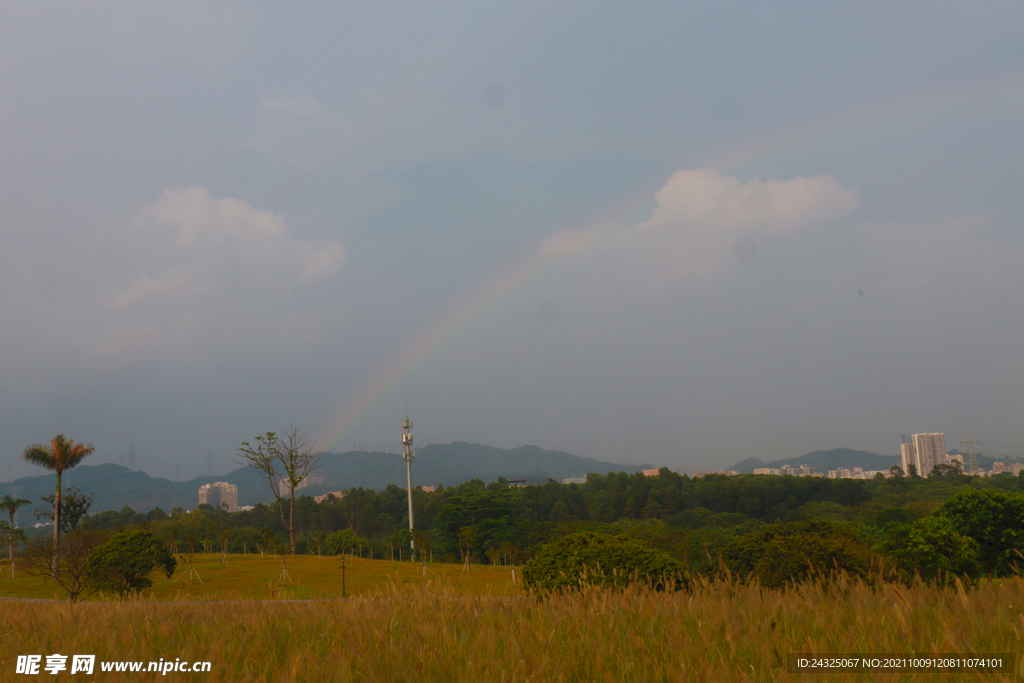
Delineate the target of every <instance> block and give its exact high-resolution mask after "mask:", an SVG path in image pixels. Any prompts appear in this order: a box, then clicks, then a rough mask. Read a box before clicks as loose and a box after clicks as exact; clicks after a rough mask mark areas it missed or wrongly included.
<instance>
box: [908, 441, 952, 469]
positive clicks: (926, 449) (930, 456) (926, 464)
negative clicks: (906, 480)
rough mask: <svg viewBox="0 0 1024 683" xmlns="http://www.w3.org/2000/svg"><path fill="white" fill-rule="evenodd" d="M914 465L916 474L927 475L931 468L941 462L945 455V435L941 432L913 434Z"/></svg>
mask: <svg viewBox="0 0 1024 683" xmlns="http://www.w3.org/2000/svg"><path fill="white" fill-rule="evenodd" d="M911 438H913V440H914V465H915V466H916V467H917V474H918V476H921V477H927V476H928V475H929V474H931V473H932V468H934V467H935V466H936V465H939V464H942V463H943V461H944V460H945V457H946V436H945V434H943V433H942V432H926V433H923V434H914V435H913V437H911Z"/></svg>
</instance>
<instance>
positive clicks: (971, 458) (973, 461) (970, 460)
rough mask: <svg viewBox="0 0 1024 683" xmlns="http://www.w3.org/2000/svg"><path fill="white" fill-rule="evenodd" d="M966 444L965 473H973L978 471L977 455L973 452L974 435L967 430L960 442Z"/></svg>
mask: <svg viewBox="0 0 1024 683" xmlns="http://www.w3.org/2000/svg"><path fill="white" fill-rule="evenodd" d="M960 444H961V445H963V446H967V472H966V473H967V474H975V473H977V471H978V455H977V453H975V452H974V436H973V435H972V434H971V433H970V432H968V433H967V439H966V440H965V441H961V442H960Z"/></svg>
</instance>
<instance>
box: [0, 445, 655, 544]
mask: <svg viewBox="0 0 1024 683" xmlns="http://www.w3.org/2000/svg"><path fill="white" fill-rule="evenodd" d="M648 467H650V466H649V465H624V464H621V463H612V462H603V461H601V460H595V459H594V458H583V457H580V456H576V455H571V454H569V453H563V452H561V451H547V450H544V449H542V448H537V447H536V446H520V447H519V448H511V449H505V448H493V447H491V446H481V445H479V444H472V443H467V442H465V441H457V442H455V443H451V444H447V445H444V444H430V445H427V446H424V447H423V448H420V449H418V450H417V451H416V458H415V460H413V463H412V481H413V486H427V485H429V486H436V485H438V484H444V485H445V486H454V485H456V484H460V483H462V482H464V481H468V480H470V479H482V480H484V481H485V482H492V481H496V480H497V479H498V477H505V478H506V479H525V480H526V481H527V482H529V483H531V484H541V483H544V482H546V481H547V480H548V478H553V479H556V480H558V481H561V480H562V479H564V478H566V477H582V476H585V475H587V474H589V473H591V472H597V473H601V474H606V473H608V472H619V471H624V472H635V471H637V470H640V469H645V468H648ZM215 481H226V482H229V483H231V484H234V485H236V486H237V487H238V503H239V505H253V504H255V503H260V502H263V503H266V502H269V501H270V500H271V494H270V487H269V486H268V485H267V482H266V481H265V480H264V479H262V478H260V476H259V475H258V474H256V472H255V471H253V470H252V469H250V468H247V467H241V468H239V469H236V470H233V471H231V472H228V473H227V474H222V475H219V476H214V477H197V478H195V479H192V480H189V481H184V482H173V481H170V480H168V479H163V478H160V477H151V476H149V475H148V474H146V473H145V472H133V471H131V470H129V469H127V468H125V467H122V466H120V465H112V464H104V465H79V466H78V467H76V468H75V469H73V470H69V471H68V472H65V473H64V477H63V482H62V483H63V485H64V486H65V487H67V486H74V487H75V488H77V489H79V490H80V491H82V492H83V493H95V494H96V497H95V499H94V500H93V504H92V508H91V510H90V512H99V511H101V510H120V509H121V508H123V507H124V506H125V505H128V506H130V507H131V508H132V509H133V510H135V511H136V512H146V511H148V510H151V509H153V508H154V507H160V508H162V509H163V510H164V511H165V512H170V511H171V510H172V509H174V508H175V507H183V508H185V509H187V510H189V509H192V508H194V507H196V505H197V504H198V494H199V487H200V486H202V485H203V484H208V483H211V482H215ZM388 484H395V485H397V486H401V487H402V488H405V462H404V461H403V460H402V456H401V455H398V454H396V453H382V452H376V453H368V452H365V451H351V452H348V453H325V454H324V456H323V458H322V459H321V466H320V468H319V469H317V470H316V472H315V473H314V476H313V477H312V478H311V481H310V485H309V486H308V487H306V488H304V489H302V490H301V493H303V494H308V495H314V496H315V495H320V494H323V493H327V492H328V491H342V490H348V489H350V488H353V487H363V488H368V489H374V490H380V489H383V488H385V487H386V486H387V485H388ZM55 486H56V479H55V477H54V476H53V475H52V474H44V475H41V476H38V477H22V478H21V479H16V480H14V481H11V482H3V483H0V494H3V493H9V492H12V491H13V492H15V493H16V494H17V495H18V496H19V497H21V498H28V499H30V500H32V501H34V502H35V501H39V499H40V497H42V496H45V495H50V494H52V493H53V490H54V487H55ZM26 507H27V506H26ZM36 507H37V508H41V507H43V505H38V506H36ZM23 510H24V508H23ZM22 514H27V515H31V512H27V513H26V512H22ZM30 520H31V521H30ZM34 521H35V520H34V518H31V517H28V518H22V519H20V520H19V523H20V524H30V523H33V522H34Z"/></svg>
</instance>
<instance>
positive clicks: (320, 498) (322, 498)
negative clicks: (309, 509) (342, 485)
mask: <svg viewBox="0 0 1024 683" xmlns="http://www.w3.org/2000/svg"><path fill="white" fill-rule="evenodd" d="M346 493H348V491H328V492H327V493H325V494H324V495H322V496H313V500H315V501H316V502H318V503H322V502H324V501H325V500H327V499H328V498H330V497H331V496H334V497H335V498H338V499H341V498H344V497H345V494H346Z"/></svg>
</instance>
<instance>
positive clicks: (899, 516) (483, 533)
mask: <svg viewBox="0 0 1024 683" xmlns="http://www.w3.org/2000/svg"><path fill="white" fill-rule="evenodd" d="M1022 484H1024V478H1018V477H1012V476H1009V475H999V476H996V477H992V478H981V477H968V476H964V475H962V474H959V473H958V472H951V473H948V474H946V475H945V476H933V477H930V478H917V477H914V478H911V477H902V476H899V477H893V478H883V477H876V478H875V479H872V480H854V479H825V478H821V477H791V476H773V475H739V476H724V475H707V476H704V477H701V478H692V479H691V478H689V477H687V476H681V475H678V474H676V473H674V472H672V471H670V470H668V469H662V470H661V471H660V475H659V476H656V477H647V476H644V475H642V474H640V473H636V474H626V473H623V472H619V473H609V474H608V475H596V474H592V475H590V476H589V477H588V480H587V482H586V483H585V484H569V485H563V484H560V483H558V482H555V481H553V480H549V481H548V483H546V484H544V485H540V486H526V487H515V488H512V487H509V486H507V484H506V483H505V482H504V481H498V482H496V483H492V484H489V485H485V484H484V483H483V482H482V481H480V480H473V481H469V482H465V483H463V484H460V485H458V486H453V487H448V488H440V487H439V488H438V490H437V491H434V492H429V493H428V492H424V491H423V490H422V489H419V488H417V489H416V490H414V492H413V503H414V506H415V510H416V522H417V526H418V529H417V530H416V535H417V547H418V548H419V549H420V550H421V551H422V552H423V553H424V555H425V556H426V557H428V558H434V559H437V560H446V561H463V560H465V559H466V558H467V557H468V558H469V560H470V561H472V562H475V563H507V562H513V563H520V562H522V561H524V560H526V559H528V558H530V557H533V556H535V555H536V553H537V551H538V549H539V548H540V547H541V546H542V545H543V544H545V543H548V542H551V541H554V540H557V539H559V538H562V537H564V536H566V535H568V534H570V533H574V532H579V531H598V532H604V533H611V534H618V535H622V536H624V537H627V538H630V539H633V540H636V541H639V542H641V543H643V544H644V545H646V546H648V547H653V548H656V549H659V550H663V551H665V552H667V553H668V554H670V555H672V556H673V557H675V558H677V559H679V560H681V561H683V562H684V563H685V564H686V565H687V566H688V567H689V568H690V569H691V571H696V572H713V571H716V569H717V568H719V567H720V564H721V558H722V554H723V551H725V550H726V549H727V548H731V549H733V550H735V547H736V544H737V543H739V542H740V541H741V539H744V538H746V539H748V541H747V542H748V543H749V542H750V539H753V538H756V537H757V534H763V533H767V532H765V529H769V530H770V529H772V528H776V527H774V526H772V525H780V524H793V523H798V522H808V521H815V522H827V523H832V524H834V525H839V526H841V527H842V528H844V529H846V530H848V532H849V533H848V534H847V532H846V531H844V532H843V533H844V534H847V535H849V534H852V535H853V536H851V538H853V537H856V543H858V544H859V545H858V548H860V547H861V546H863V547H864V548H872V549H874V550H875V551H878V552H882V551H883V550H884V551H885V553H886V555H887V556H889V557H892V558H896V559H894V560H893V561H894V562H897V561H902V563H903V564H902V565H901V566H902V567H903V569H904V570H905V571H907V572H913V571H915V570H916V571H919V572H921V571H923V572H925V573H927V572H932V573H935V572H941V571H947V572H948V571H966V569H967V568H970V567H972V566H975V565H972V564H971V563H970V562H968V561H967V560H966V559H965V560H964V561H963V562H962V563H961V564H957V565H949V564H948V563H947V564H942V562H941V561H939V559H936V558H932V559H931V560H929V561H927V562H924V563H923V564H922V563H921V562H917V560H916V559H915V558H916V555H914V553H909V554H908V552H904V550H905V548H906V547H907V545H908V544H911V543H917V544H918V545H920V544H921V543H923V542H924V541H923V540H922V539H932V540H931V541H929V542H930V543H932V544H933V546H935V547H932V550H933V551H934V554H936V557H941V556H942V554H943V553H944V552H945V553H947V554H948V553H949V552H953V551H954V550H955V551H956V552H959V553H961V554H964V553H967V554H971V553H974V554H975V555H977V561H976V562H975V564H976V565H977V570H978V571H984V572H986V573H995V574H1005V573H1007V572H1009V571H1011V566H1012V563H1013V562H1014V561H1015V560H1016V559H1017V557H1016V556H1015V555H1014V553H1015V552H1016V550H1017V544H1018V542H1017V540H1016V537H1015V536H1014V535H1013V534H1014V533H1016V532H1015V531H1014V530H1013V529H1015V528H1019V527H1013V526H1012V525H1013V524H1015V523H1016V522H1015V521H1014V520H1016V517H1014V515H1017V514H1018V511H1017V508H1016V507H1014V506H1015V505H1018V503H1019V508H1020V510H1019V515H1020V517H1021V521H1024V496H1021V495H1020V491H1021V490H1022V489H1024V485H1022ZM965 493H971V494H972V495H974V494H979V495H981V494H983V496H982V497H983V498H984V501H982V502H983V503H984V504H986V505H995V504H998V505H1002V506H1003V507H1007V506H1009V507H1007V510H1009V512H1005V513H999V514H1003V516H1004V517H1006V519H1005V520H1003V522H1002V524H1003V527H1005V528H1004V529H1003V530H1002V531H1000V532H999V533H1000V534H1002V536H1000V537H999V538H994V537H993V538H987V537H983V531H982V530H981V529H982V527H984V526H985V525H986V524H987V525H988V527H992V523H991V520H989V519H988V518H987V517H986V519H984V520H978V519H968V518H970V517H971V514H974V513H972V512H971V510H970V506H971V505H974V504H976V503H977V501H976V500H975V499H974V498H968V499H965V498H964V495H965ZM993 496H995V497H994V498H993ZM997 499H998V500H997ZM953 501H957V502H955V503H954V502H953ZM993 501H995V502H993ZM1006 501H1009V502H1006ZM1011 508H1012V509H1011ZM407 514H408V513H407V500H406V492H405V490H404V489H401V488H399V487H397V486H389V487H387V488H386V489H384V490H383V491H372V490H368V489H362V488H355V489H351V490H350V491H348V492H346V495H344V496H343V497H342V498H335V497H333V496H332V497H330V498H328V499H327V500H325V501H324V502H322V503H316V502H315V501H314V500H313V499H312V498H310V497H308V496H302V497H300V498H298V499H297V500H296V505H295V530H296V536H297V539H298V543H297V547H296V551H297V552H300V553H302V552H312V553H316V552H322V553H327V552H339V551H344V552H353V553H357V554H360V555H362V556H372V557H378V558H383V557H391V556H394V557H396V558H397V557H398V556H399V554H402V556H403V557H404V558H408V550H407V549H408V545H409V531H408V516H407ZM984 514H986V515H988V516H989V517H991V516H992V514H994V513H991V512H986V513H984ZM936 515H938V516H940V517H942V519H943V520H945V521H944V522H942V523H941V524H939V526H936V523H935V522H932V521H929V520H931V519H933V518H935V517H936ZM997 516H998V515H997ZM986 520H987V521H986ZM83 524H84V525H85V526H88V527H90V528H92V529H94V530H104V529H111V530H112V529H121V528H126V527H129V526H143V527H147V528H150V529H151V530H152V531H153V532H154V533H155V534H157V535H158V536H160V537H162V538H163V539H165V541H167V542H168V544H169V545H170V546H171V547H172V548H173V549H175V551H176V552H183V551H187V550H206V551H213V550H215V549H216V550H222V549H223V550H226V551H227V552H274V551H275V550H277V549H279V548H280V547H281V546H282V545H283V544H284V543H285V540H286V534H285V530H284V528H283V526H282V524H281V516H280V514H279V511H278V510H277V507H276V504H273V505H263V504H261V505H257V506H255V507H254V508H252V509H251V510H245V511H240V512H236V513H230V514H229V513H227V512H225V511H223V510H215V509H213V508H211V507H209V506H200V507H199V508H198V509H197V510H194V511H191V512H188V513H186V512H185V511H184V510H182V509H180V508H176V509H175V510H173V511H171V513H170V514H168V513H166V512H164V511H162V510H160V509H159V508H157V509H154V510H151V511H150V512H148V513H146V514H141V513H136V512H134V511H133V510H131V509H130V508H127V507H126V508H124V509H123V510H121V511H120V512H116V511H104V512H100V513H97V514H94V515H91V516H88V517H86V518H85V520H84V521H83ZM943 524H945V525H946V526H942V525H943ZM949 525H953V526H949ZM988 527H986V528H988ZM942 529H947V531H949V530H952V529H955V532H956V533H959V534H960V535H961V536H962V539H961V540H956V539H954V540H955V541H956V543H959V545H956V543H954V545H955V548H954V547H953V546H949V545H948V541H949V535H948V533H946V534H945V536H943V533H942ZM771 533H772V534H775V535H773V536H771V538H779V539H782V538H783V537H785V538H789V537H788V536H787V535H786V534H783V536H778V535H777V533H776V532H771ZM787 533H788V532H787ZM837 533H838V532H837ZM993 533H994V532H993ZM972 534H973V536H972ZM839 536H842V534H839ZM839 536H836V538H838V537H839ZM974 537H977V538H978V539H980V540H978V541H977V542H976V545H977V549H976V550H975V549H974V546H973V545H970V543H969V539H970V538H974ZM940 538H945V539H946V541H945V542H947V546H948V547H947V546H943V548H945V549H943V548H938V546H937V545H936V544H938V543H939V540H938V539H940ZM957 538H958V539H959V538H960V537H957ZM965 539H966V540H965ZM835 542H838V541H835V540H834V539H833V541H829V542H827V543H825V545H824V546H822V547H831V546H829V545H828V544H829V543H833V545H834V543H835ZM772 543H774V544H775V545H774V546H773V547H776V546H778V547H779V548H781V549H784V548H785V547H789V546H787V545H785V544H789V545H793V544H794V543H797V544H801V543H802V544H803V545H804V546H807V547H817V546H816V545H815V544H816V543H818V541H816V540H815V541H813V542H812V541H811V540H808V539H807V538H802V540H801V539H798V540H797V541H793V540H786V541H785V544H783V541H782V540H773V541H772ZM780 544H782V545H780ZM901 544H902V545H901ZM819 545H820V544H819ZM1020 545H1021V548H1024V538H1022V539H1021V542H1020ZM936 548H938V549H936ZM779 552H782V550H779ZM850 552H853V553H854V555H856V556H857V557H860V558H861V559H863V557H861V556H862V555H863V552H862V551H861V550H859V549H858V550H856V552H854V551H852V550H851V551H850ZM901 552H902V553H903V554H902V555H901ZM915 552H917V554H918V555H920V553H921V552H923V551H921V550H920V548H919V549H918V551H915ZM733 554H735V553H733ZM730 556H731V555H730V554H729V552H726V553H725V557H730ZM922 557H923V556H922ZM964 557H966V555H965V556H964ZM972 557H973V555H972ZM899 558H902V560H899ZM757 561H760V560H757ZM757 561H753V560H751V561H749V562H748V564H749V567H750V568H751V569H750V571H753V569H752V568H753V567H754V566H756V562H757ZM928 562H931V564H928ZM915 563H916V564H915ZM737 566H741V564H737ZM742 566H747V565H742Z"/></svg>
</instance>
